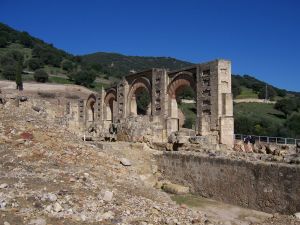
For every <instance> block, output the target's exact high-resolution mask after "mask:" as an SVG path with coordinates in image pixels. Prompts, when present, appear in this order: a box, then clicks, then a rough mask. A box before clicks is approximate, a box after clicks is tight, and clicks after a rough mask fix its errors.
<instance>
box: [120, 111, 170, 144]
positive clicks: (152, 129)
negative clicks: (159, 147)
mask: <svg viewBox="0 0 300 225" xmlns="http://www.w3.org/2000/svg"><path fill="white" fill-rule="evenodd" d="M116 132H117V140H118V141H130V142H131V141H132V142H165V141H166V140H167V138H166V132H165V130H164V129H163V127H162V126H161V124H160V123H159V122H154V121H151V118H150V117H149V116H137V117H128V118H126V119H123V120H122V121H120V123H118V124H117V131H116Z"/></svg>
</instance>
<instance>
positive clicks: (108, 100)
mask: <svg viewBox="0 0 300 225" xmlns="http://www.w3.org/2000/svg"><path fill="white" fill-rule="evenodd" d="M116 99H117V94H116V91H115V90H114V89H111V90H108V91H107V94H106V96H105V98H104V104H105V106H104V119H105V120H106V121H110V122H113V119H114V105H115V104H116Z"/></svg>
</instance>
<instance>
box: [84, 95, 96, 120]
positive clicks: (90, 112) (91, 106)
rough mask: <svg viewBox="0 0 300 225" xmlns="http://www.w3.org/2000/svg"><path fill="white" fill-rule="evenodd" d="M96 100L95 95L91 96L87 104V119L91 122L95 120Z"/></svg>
mask: <svg viewBox="0 0 300 225" xmlns="http://www.w3.org/2000/svg"><path fill="white" fill-rule="evenodd" d="M96 99H97V98H96V95H95V94H90V95H89V97H88V100H87V102H86V118H87V121H89V122H93V121H94V120H95V103H96Z"/></svg>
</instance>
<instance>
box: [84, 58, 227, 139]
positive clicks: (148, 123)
mask: <svg viewBox="0 0 300 225" xmlns="http://www.w3.org/2000/svg"><path fill="white" fill-rule="evenodd" d="M186 87H191V88H192V89H193V90H194V92H195V93H196V111H197V119H196V121H195V132H196V134H197V135H204V136H206V135H215V136H217V140H218V142H219V143H222V144H227V145H232V144H233V112H232V104H233V103H232V96H231V63H230V61H227V60H215V61H212V62H208V63H203V64H197V65H193V66H191V67H188V68H184V69H180V70H176V71H167V70H166V69H151V70H147V71H143V72H140V73H135V74H130V75H128V76H125V77H123V79H122V80H121V81H120V82H119V83H118V85H116V86H114V87H111V88H109V89H106V90H102V91H101V92H100V93H98V94H96V96H92V95H91V96H90V97H89V99H88V100H87V104H86V109H85V110H86V118H85V119H84V120H85V121H89V122H91V119H92V122H93V123H96V124H98V127H100V130H101V132H106V131H107V129H109V126H110V124H112V123H114V124H116V125H120V126H121V125H122V124H127V125H128V124H130V126H131V128H130V129H131V130H132V132H133V133H134V132H135V131H134V129H141V130H142V129H144V130H146V129H147V132H148V133H149V136H151V135H153V136H159V138H161V140H165V139H166V137H167V136H168V135H170V134H171V133H172V132H174V131H177V130H178V129H179V126H178V124H179V122H178V121H179V119H178V114H177V113H176V112H177V104H176V96H177V94H178V93H179V92H180V91H181V90H182V89H183V88H186ZM142 91H144V92H145V93H147V94H148V96H149V99H150V103H149V105H147V113H146V114H145V115H143V116H140V115H138V113H137V95H138V94H139V93H140V92H142ZM92 105H95V106H92ZM96 114H97V115H96ZM141 117H143V118H142V119H140V118H141ZM128 126H129V125H128ZM154 127H155V128H154ZM155 129H156V130H155ZM149 130H150V131H149ZM151 132H152V134H151ZM137 133H138V131H137Z"/></svg>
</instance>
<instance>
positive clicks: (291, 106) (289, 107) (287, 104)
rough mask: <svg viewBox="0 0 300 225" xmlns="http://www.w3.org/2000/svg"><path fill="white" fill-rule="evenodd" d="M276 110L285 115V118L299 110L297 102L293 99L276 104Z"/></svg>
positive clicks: (282, 100) (285, 99) (286, 99)
mask: <svg viewBox="0 0 300 225" xmlns="http://www.w3.org/2000/svg"><path fill="white" fill-rule="evenodd" d="M274 108H275V109H277V110H279V111H281V112H283V113H284V115H285V117H287V116H288V115H289V114H291V113H292V112H293V111H295V110H297V108H298V105H297V100H296V99H292V98H284V99H281V100H279V101H277V102H276V104H275V106H274Z"/></svg>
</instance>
